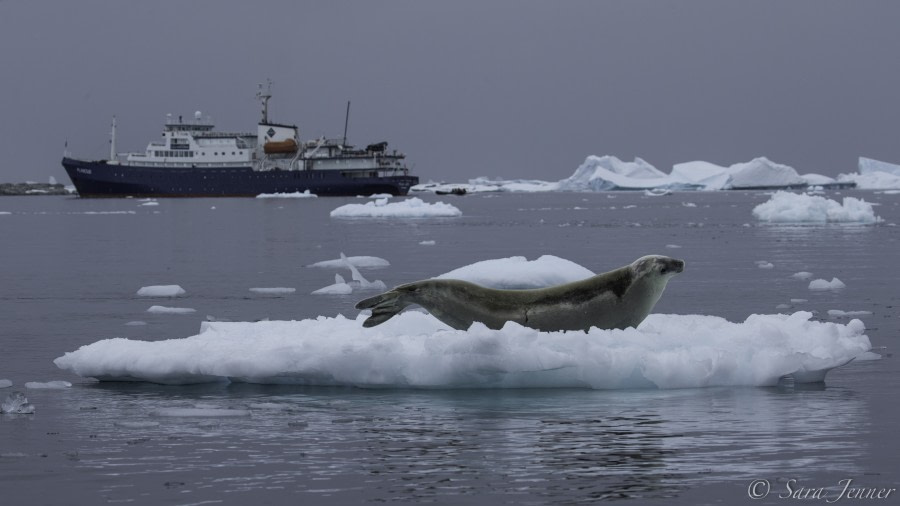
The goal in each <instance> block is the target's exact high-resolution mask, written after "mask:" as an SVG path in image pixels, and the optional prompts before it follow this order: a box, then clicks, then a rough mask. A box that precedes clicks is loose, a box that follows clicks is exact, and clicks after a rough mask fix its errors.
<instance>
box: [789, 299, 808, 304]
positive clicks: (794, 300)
mask: <svg viewBox="0 0 900 506" xmlns="http://www.w3.org/2000/svg"><path fill="white" fill-rule="evenodd" d="M804 302H809V301H808V300H807V299H791V304H803V303H804Z"/></svg>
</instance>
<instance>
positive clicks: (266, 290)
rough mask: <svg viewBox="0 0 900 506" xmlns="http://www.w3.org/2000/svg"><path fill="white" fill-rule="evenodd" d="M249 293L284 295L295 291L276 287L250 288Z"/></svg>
mask: <svg viewBox="0 0 900 506" xmlns="http://www.w3.org/2000/svg"><path fill="white" fill-rule="evenodd" d="M250 291H251V292H253V293H258V294H261V295H286V294H289V293H294V292H296V291H297V289H296V288H289V287H282V286H277V287H271V288H251V289H250Z"/></svg>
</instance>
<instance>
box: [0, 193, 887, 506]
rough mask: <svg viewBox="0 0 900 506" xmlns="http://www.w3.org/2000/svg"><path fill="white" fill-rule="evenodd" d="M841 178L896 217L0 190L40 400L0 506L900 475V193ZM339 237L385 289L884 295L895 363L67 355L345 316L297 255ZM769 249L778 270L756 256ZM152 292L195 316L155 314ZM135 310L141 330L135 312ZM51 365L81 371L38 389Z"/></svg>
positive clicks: (719, 200) (698, 207)
mask: <svg viewBox="0 0 900 506" xmlns="http://www.w3.org/2000/svg"><path fill="white" fill-rule="evenodd" d="M847 195H852V196H862V197H864V198H865V199H866V200H867V201H869V202H874V203H876V204H878V205H877V207H876V208H875V211H876V214H878V215H880V216H881V217H883V218H884V219H885V224H882V225H878V226H815V225H808V226H772V225H761V224H758V223H757V222H756V221H755V220H754V218H753V216H752V215H751V210H752V208H753V206H754V205H756V204H758V203H761V202H763V201H765V200H766V199H767V198H768V196H767V195H765V194H764V193H742V192H734V193H708V194H701V193H681V194H675V195H671V196H664V197H648V196H644V195H643V194H640V193H633V194H632V193H615V194H578V193H575V194H559V193H556V194H532V195H525V194H484V195H469V196H465V197H434V196H421V197H422V198H424V199H425V200H428V201H437V200H442V201H445V202H450V203H453V204H454V205H456V206H457V207H459V208H460V209H461V210H462V212H463V217H461V218H453V219H423V220H338V219H332V218H329V215H328V213H329V211H331V210H332V209H334V208H336V207H338V206H339V205H342V204H345V203H350V202H360V200H358V199H326V198H320V199H304V200H255V199H184V200H159V201H158V205H155V206H146V205H142V204H144V202H141V201H138V200H133V199H114V200H83V199H78V198H68V197H5V198H2V199H0V212H8V213H10V214H0V240H2V247H0V268H2V274H0V379H10V380H12V381H13V382H14V383H15V386H13V387H12V388H7V389H2V390H0V397H5V396H6V395H8V394H9V393H11V392H12V391H14V390H21V391H23V392H24V393H25V394H26V395H27V396H28V398H29V400H30V401H31V402H32V404H34V405H35V406H36V413H35V414H33V415H15V416H13V415H0V498H2V504H105V503H117V504H118V503H126V504H172V505H176V504H184V505H187V504H348V503H350V504H358V503H368V502H375V503H383V502H415V503H419V502H431V503H436V504H491V505H493V504H574V503H593V502H595V501H598V500H601V499H604V500H620V501H622V502H626V503H632V504H645V503H648V502H651V503H658V504H723V503H724V504H735V503H737V504H741V503H750V502H754V503H756V504H759V503H760V502H762V503H764V504H783V503H784V502H785V501H784V500H781V499H779V498H778V497H777V495H778V494H782V495H783V494H785V493H786V491H787V490H788V488H789V487H790V488H791V489H792V490H797V489H799V488H800V487H806V488H810V489H813V488H815V489H817V488H824V489H825V493H827V494H832V495H831V498H836V497H837V496H838V494H839V493H840V490H841V489H842V488H843V485H842V482H841V480H847V479H850V480H853V481H852V484H853V486H865V487H873V488H892V487H893V488H900V471H898V470H900V441H898V438H897V437H896V428H897V426H898V423H900V404H898V397H900V395H898V392H900V375H898V373H900V367H898V364H897V362H896V358H895V357H894V355H893V354H894V350H895V349H896V348H897V344H898V340H900V317H898V315H900V310H898V307H900V289H898V284H900V267H898V251H900V227H896V226H891V224H895V223H900V206H898V204H900V195H886V194H876V193H872V192H843V194H835V193H831V194H829V195H828V197H830V198H838V199H839V198H840V197H842V196H847ZM432 240H433V241H435V243H436V244H435V245H434V246H424V245H421V244H419V243H420V242H421V241H432ZM671 246H678V248H673V247H671ZM341 252H343V253H345V254H347V255H348V256H350V255H373V256H378V257H382V258H385V259H387V260H389V261H390V263H391V266H390V267H387V268H384V269H379V270H364V271H363V274H365V275H366V276H367V277H368V278H369V279H370V280H372V279H381V280H383V281H384V282H385V283H386V284H387V285H389V286H391V285H395V284H400V283H403V282H407V281H412V280H417V279H422V278H425V277H431V276H435V275H438V274H440V273H443V272H446V271H449V270H451V269H454V268H456V267H460V266H462V265H466V264H469V263H472V262H475V261H479V260H485V259H491V258H503V257H509V256H516V255H520V256H526V257H528V258H529V259H534V258H536V257H538V256H540V255H543V254H552V255H557V256H560V257H562V258H566V259H568V260H572V261H574V262H577V263H579V264H581V265H583V266H585V267H588V268H590V269H592V270H595V271H604V270H608V269H612V268H615V267H618V266H620V265H623V264H626V263H629V262H631V261H632V260H634V259H635V258H637V257H639V256H642V255H645V254H650V253H660V254H667V255H670V256H676V257H680V258H684V259H685V260H686V261H687V269H686V271H685V272H684V273H683V274H681V275H680V276H678V277H676V278H675V279H674V280H673V281H672V282H670V283H669V287H668V289H667V291H666V293H665V295H664V296H663V298H662V300H661V301H660V302H659V304H658V305H657V306H656V309H655V312H658V313H680V314H706V315H718V316H722V317H725V318H728V319H730V320H732V321H743V319H744V318H746V317H747V316H748V315H750V314H753V313H767V314H768V313H777V312H786V311H795V310H810V311H817V312H818V313H817V317H819V318H821V319H824V320H827V319H829V317H828V315H827V311H828V310H829V309H840V310H845V311H869V312H871V313H872V314H871V315H866V316H863V317H861V319H862V320H863V321H864V322H865V324H866V326H867V328H868V330H867V334H868V336H869V337H870V339H871V341H872V344H873V347H874V348H875V351H877V352H879V353H881V354H882V355H883V357H884V358H882V359H881V360H877V361H869V362H859V363H852V364H850V365H848V366H846V367H843V368H840V369H837V370H835V371H832V372H831V373H830V374H829V375H828V378H827V383H826V384H825V385H821V384H820V385H814V386H812V387H805V388H802V389H801V388H796V387H791V386H789V385H785V386H781V387H777V388H709V389H686V390H660V391H658V390H645V391H591V390H551V389H544V390H541V389H536V390H520V391H510V390H488V391H481V390H473V391H469V390H446V391H442V390H425V391H422V390H400V389H397V390H393V389H377V390H364V389H352V388H310V387H306V388H304V387H286V386H267V385H245V384H241V385H206V386H159V385H152V384H120V383H102V384H101V383H96V382H93V381H92V380H89V379H82V378H79V377H76V376H73V375H71V374H69V373H66V372H63V371H61V370H59V369H57V368H56V366H55V365H54V364H53V363H52V361H53V359H55V358H56V357H59V356H61V355H62V354H63V353H65V352H67V351H72V350H75V349H77V348H78V347H79V346H82V345H85V344H89V343H92V342H95V341H97V340H100V339H106V338H111V337H125V338H129V339H142V340H162V339H173V338H182V337H187V336H190V335H194V334H196V333H198V331H199V326H200V322H201V320H203V319H206V318H207V316H211V317H213V318H216V319H228V320H234V321H254V320H259V319H264V318H269V319H303V318H310V317H315V316H318V315H326V316H333V315H335V314H339V313H340V314H343V315H345V316H355V315H356V310H354V309H353V304H354V303H355V302H356V300H357V297H356V296H353V295H351V296H343V297H341V296H313V295H310V292H312V291H313V290H315V289H317V288H321V287H323V286H326V285H329V284H331V283H332V282H333V275H334V272H335V271H331V270H322V269H313V268H308V267H305V266H306V265H307V264H310V263H313V262H316V261H320V260H327V259H333V258H337V257H338V256H339V254H340V253H341ZM762 260H765V261H769V262H771V263H773V264H774V265H775V267H774V268H773V269H760V268H759V267H757V265H756V262H757V261H762ZM798 271H811V272H814V273H815V274H816V276H817V277H824V278H827V279H831V277H838V278H840V279H841V280H842V281H843V282H844V283H846V285H847V288H846V289H845V290H843V291H841V292H837V293H834V292H824V293H822V292H810V291H809V290H807V288H806V283H803V282H798V281H797V280H796V279H792V278H791V277H790V275H791V274H793V273H795V272H798ZM157 284H179V285H181V286H182V287H184V288H185V289H186V290H187V292H188V294H187V296H186V297H183V298H180V299H178V301H177V303H171V302H168V301H162V302H161V301H158V300H151V299H146V298H140V297H137V296H135V292H136V291H137V289H138V288H140V287H142V286H146V285H157ZM252 287H294V288H296V289H297V291H296V293H294V294H289V295H283V296H262V295H258V294H254V293H252V292H250V291H249V289H250V288H252ZM791 299H807V301H806V302H795V303H791V302H790V300H791ZM152 304H163V305H176V306H187V307H192V308H195V309H196V310H197V312H196V313H194V314H191V315H160V314H150V313H147V312H146V310H147V308H148V307H149V306H150V305H152ZM779 304H791V305H792V306H793V307H792V308H790V309H784V308H783V309H776V306H778V305H779ZM134 321H143V322H146V325H140V326H130V325H126V324H127V323H129V322H134ZM837 321H842V320H837ZM843 321H846V320H843ZM49 380H67V381H71V382H72V383H73V384H74V385H73V386H72V387H71V388H68V389H64V390H34V389H25V388H24V383H25V382H28V381H49ZM0 400H2V399H0ZM251 404H253V405H257V406H263V407H265V406H268V408H267V409H255V410H253V414H252V416H251V417H242V418H203V419H190V418H185V419H180V418H166V419H151V417H149V416H148V414H149V413H150V412H151V411H153V410H154V409H158V408H163V407H172V406H186V405H200V406H213V407H222V408H245V407H246V406H248V405H251ZM148 422H149V423H148ZM754 480H768V486H769V487H770V488H771V492H770V495H769V496H768V497H767V498H766V499H764V500H762V501H751V499H750V498H749V496H748V489H749V490H750V491H751V492H753V491H756V492H759V491H761V490H763V487H764V486H765V483H763V484H762V485H760V484H756V485H753V482H754ZM788 480H795V481H793V482H790V481H788ZM897 497H900V495H898V494H897V493H896V492H895V493H894V494H893V495H892V496H891V497H890V498H889V499H887V500H878V499H873V500H867V501H865V503H866V504H890V503H893V504H896V502H894V501H896V499H897Z"/></svg>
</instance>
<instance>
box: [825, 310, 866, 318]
mask: <svg viewBox="0 0 900 506" xmlns="http://www.w3.org/2000/svg"><path fill="white" fill-rule="evenodd" d="M870 314H872V312H871V311H841V310H840V309H829V310H828V316H830V317H832V318H840V317H844V316H866V315H870Z"/></svg>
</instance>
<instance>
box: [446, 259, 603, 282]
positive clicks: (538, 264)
mask: <svg viewBox="0 0 900 506" xmlns="http://www.w3.org/2000/svg"><path fill="white" fill-rule="evenodd" d="M593 275H594V272H592V271H591V270H590V269H587V268H585V267H582V266H580V265H578V264H576V263H575V262H572V261H569V260H566V259H563V258H559V257H556V256H553V255H543V256H541V257H540V258H538V259H536V260H527V259H526V258H525V257H520V256H517V257H509V258H500V259H494V260H482V261H480V262H475V263H473V264H470V265H466V266H464V267H460V268H458V269H454V270H452V271H450V272H446V273H444V274H441V275H440V276H436V278H435V279H461V280H463V281H469V282H472V283H476V284H479V285H481V286H486V287H489V288H500V289H506V290H519V289H527V288H544V287H547V286H553V285H561V284H563V283H571V282H573V281H581V280H582V279H587V278H589V277H591V276H593Z"/></svg>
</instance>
